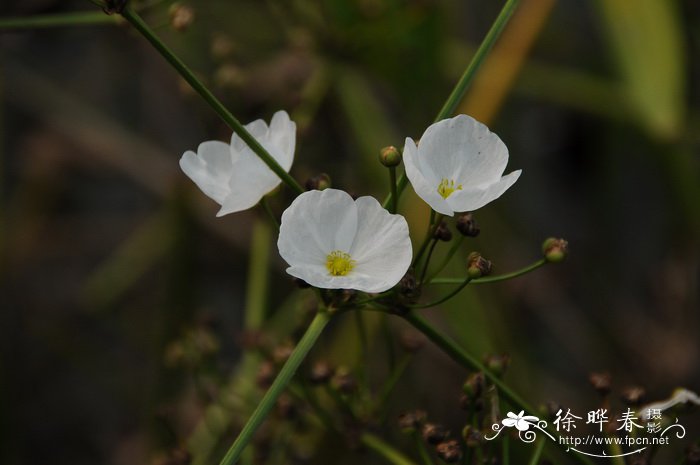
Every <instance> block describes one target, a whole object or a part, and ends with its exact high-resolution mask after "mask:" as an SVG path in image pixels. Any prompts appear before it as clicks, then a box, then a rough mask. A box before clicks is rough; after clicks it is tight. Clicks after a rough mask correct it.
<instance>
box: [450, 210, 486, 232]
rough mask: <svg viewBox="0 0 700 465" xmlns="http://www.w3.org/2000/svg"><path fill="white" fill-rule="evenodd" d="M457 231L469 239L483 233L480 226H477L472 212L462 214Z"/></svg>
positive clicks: (458, 218)
mask: <svg viewBox="0 0 700 465" xmlns="http://www.w3.org/2000/svg"><path fill="white" fill-rule="evenodd" d="M456 227H457V231H459V232H460V233H461V234H462V235H464V236H467V237H476V236H478V235H479V233H480V232H481V229H479V225H478V224H476V220H475V219H474V214H473V213H471V212H467V213H462V214H461V215H459V216H458V217H457V223H456Z"/></svg>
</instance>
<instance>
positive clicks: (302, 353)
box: [221, 311, 330, 465]
mask: <svg viewBox="0 0 700 465" xmlns="http://www.w3.org/2000/svg"><path fill="white" fill-rule="evenodd" d="M328 321H330V315H329V314H328V312H325V311H321V312H318V313H317V314H316V316H315V317H314V319H313V321H312V322H311V324H310V325H309V327H308V329H307V330H306V333H304V336H303V337H302V338H301V340H300V341H299V343H298V344H297V346H296V347H295V348H294V351H292V354H291V355H290V356H289V358H288V359H287V361H286V362H285V364H284V366H283V367H282V369H281V370H280V372H279V374H278V375H277V378H275V381H274V382H273V383H272V386H270V389H268V390H267V393H265V396H264V397H263V399H262V400H261V401H260V403H259V404H258V406H257V408H256V409H255V411H254V412H253V414H252V415H251V416H250V418H249V419H248V422H247V423H246V424H245V426H243V429H242V430H241V432H240V433H239V434H238V437H237V438H236V440H235V442H234V443H233V445H232V446H231V448H230V449H229V450H228V452H226V455H225V456H224V458H223V459H222V460H221V465H232V464H234V463H236V462H237V461H238V459H239V458H240V456H241V453H242V452H243V450H244V449H245V447H246V446H247V445H248V443H249V442H250V440H251V439H252V438H253V434H255V431H256V430H257V429H258V428H259V427H260V425H261V424H262V422H263V421H264V420H265V418H266V417H267V415H268V414H269V413H270V410H271V409H272V407H273V406H274V405H275V401H276V400H277V398H278V397H279V396H280V394H282V391H284V389H285V387H286V386H287V384H289V381H290V380H291V379H292V377H293V376H294V373H295V372H296V371H297V368H299V365H301V362H302V361H303V360H304V358H306V355H307V354H308V353H309V351H310V350H311V348H312V347H313V345H314V343H315V342H316V340H317V339H318V337H319V336H320V335H321V332H323V328H325V326H326V324H328Z"/></svg>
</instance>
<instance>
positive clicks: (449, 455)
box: [435, 439, 462, 463]
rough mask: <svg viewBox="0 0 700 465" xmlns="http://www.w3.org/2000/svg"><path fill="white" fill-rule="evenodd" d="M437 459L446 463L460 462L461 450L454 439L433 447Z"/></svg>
mask: <svg viewBox="0 0 700 465" xmlns="http://www.w3.org/2000/svg"><path fill="white" fill-rule="evenodd" d="M435 451H436V452H437V455H438V457H440V458H441V459H442V460H444V461H445V462H447V463H455V462H459V461H460V460H462V448H461V447H459V443H458V442H457V441H455V440H454V439H451V440H449V441H445V442H441V443H440V444H438V445H437V446H436V447H435Z"/></svg>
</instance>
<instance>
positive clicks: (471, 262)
mask: <svg viewBox="0 0 700 465" xmlns="http://www.w3.org/2000/svg"><path fill="white" fill-rule="evenodd" d="M492 268H493V266H492V265H491V262H490V261H488V260H486V259H485V258H484V257H482V256H481V254H480V253H479V252H472V253H470V254H469V256H468V257H467V276H469V277H470V278H471V279H477V278H481V277H482V276H488V275H490V274H491V270H492Z"/></svg>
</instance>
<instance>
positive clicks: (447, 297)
mask: <svg viewBox="0 0 700 465" xmlns="http://www.w3.org/2000/svg"><path fill="white" fill-rule="evenodd" d="M471 280H472V279H471V278H470V277H469V276H467V277H466V278H464V279H462V283H461V284H460V285H459V286H457V287H456V288H454V289H453V290H452V291H450V292H449V293H448V294H447V295H445V296H443V297H440V298H439V299H438V300H436V301H434V302H430V303H427V304H419V305H411V308H430V307H434V306H436V305H440V304H441V303H443V302H446V301H448V300H450V299H451V298H452V297H454V296H456V295H457V294H459V293H460V291H461V290H462V289H464V288H465V287H466V285H467V284H469V283H470V282H471Z"/></svg>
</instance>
